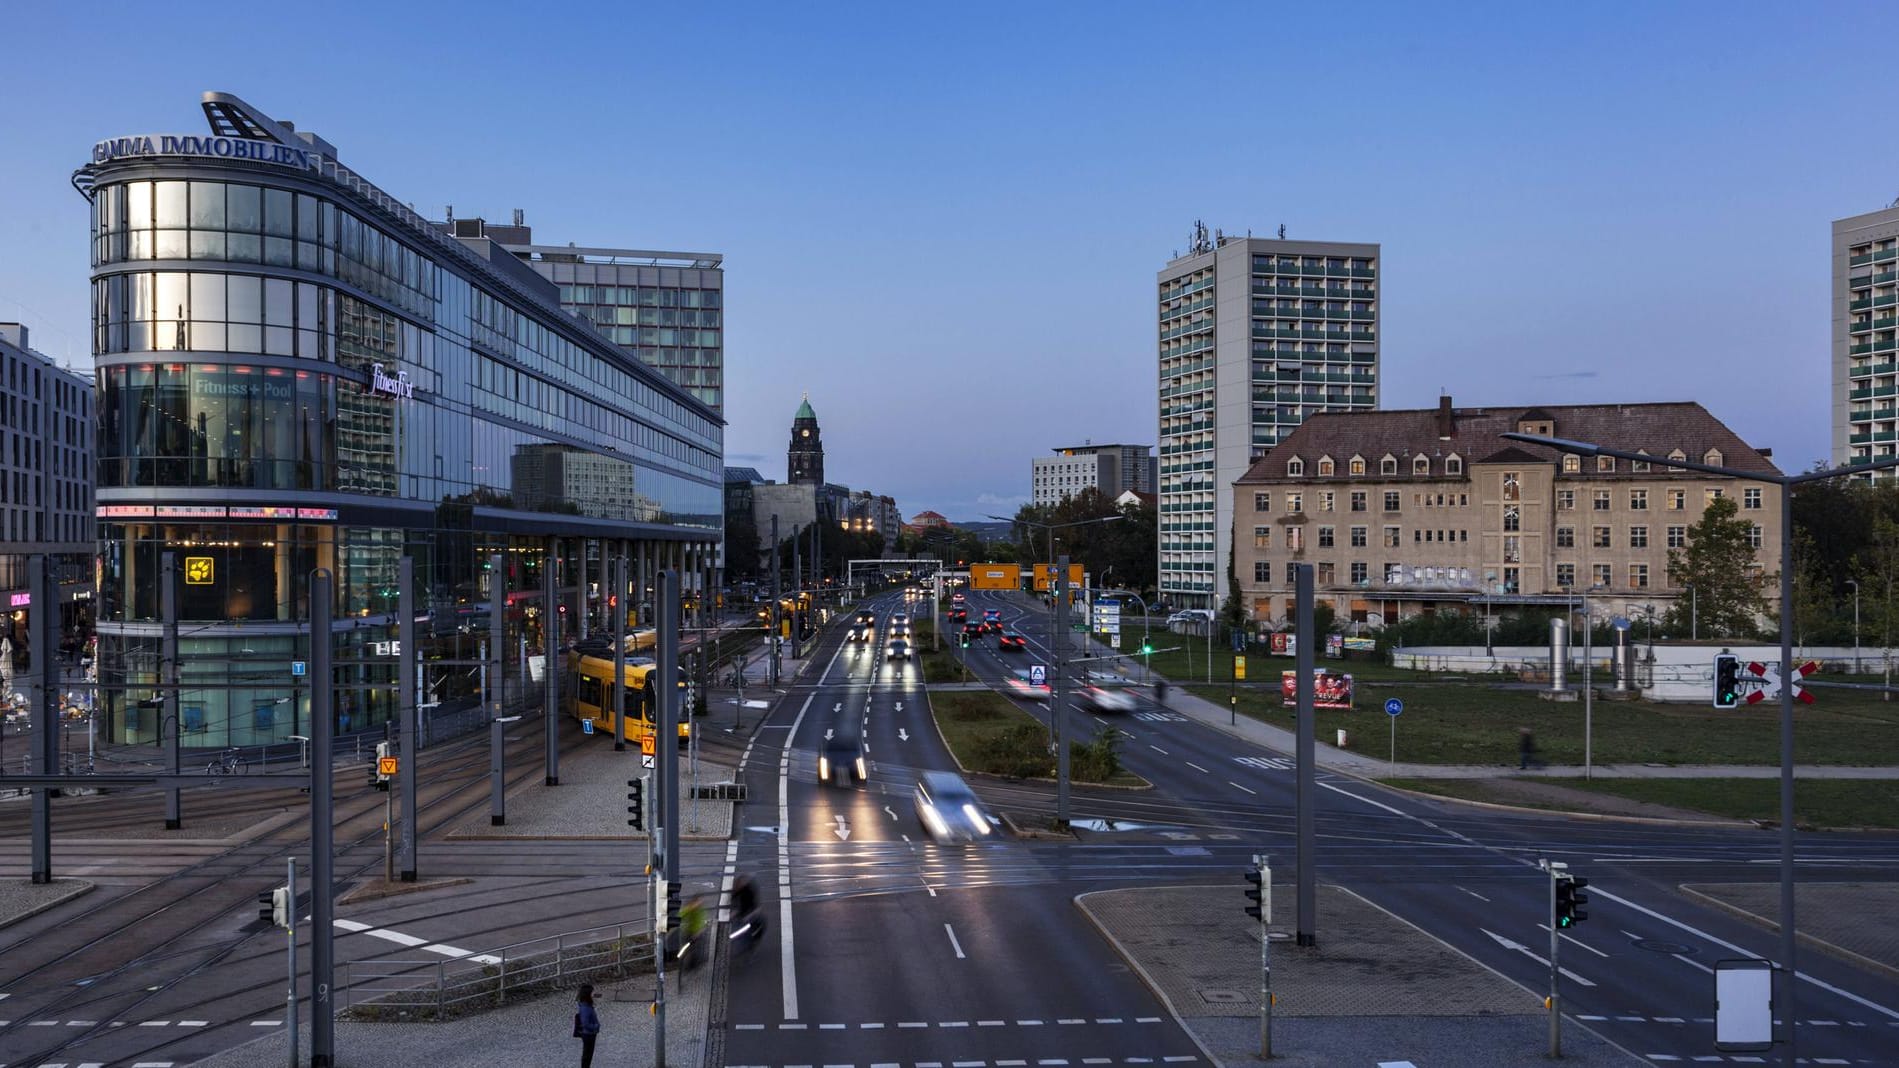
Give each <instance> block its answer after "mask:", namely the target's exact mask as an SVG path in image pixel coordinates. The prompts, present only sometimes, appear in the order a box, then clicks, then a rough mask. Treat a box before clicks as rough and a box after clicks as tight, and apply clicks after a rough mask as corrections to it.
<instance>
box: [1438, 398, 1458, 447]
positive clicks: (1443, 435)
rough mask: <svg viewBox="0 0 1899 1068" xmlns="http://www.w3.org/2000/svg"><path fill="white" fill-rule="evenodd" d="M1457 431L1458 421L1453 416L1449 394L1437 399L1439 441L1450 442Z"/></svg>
mask: <svg viewBox="0 0 1899 1068" xmlns="http://www.w3.org/2000/svg"><path fill="white" fill-rule="evenodd" d="M1456 431H1457V419H1456V417H1455V416H1453V415H1452V414H1451V398H1450V395H1449V394H1448V393H1447V394H1445V395H1443V396H1440V397H1439V398H1438V399H1437V439H1438V440H1439V441H1449V440H1451V435H1452V434H1454V433H1456Z"/></svg>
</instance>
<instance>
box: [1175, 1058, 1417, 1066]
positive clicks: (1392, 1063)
mask: <svg viewBox="0 0 1899 1068" xmlns="http://www.w3.org/2000/svg"><path fill="white" fill-rule="evenodd" d="M1167 1059H1168V1060H1170V1061H1171V1060H1173V1058H1172V1057H1169V1058H1167ZM1378 1068H1418V1066H1417V1065H1415V1064H1412V1063H1411V1062H1410V1061H1379V1062H1378Z"/></svg>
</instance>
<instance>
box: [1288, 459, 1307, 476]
mask: <svg viewBox="0 0 1899 1068" xmlns="http://www.w3.org/2000/svg"><path fill="white" fill-rule="evenodd" d="M1305 473H1306V462H1305V461H1304V460H1301V459H1299V458H1298V457H1297V456H1295V457H1293V458H1292V459H1290V460H1287V461H1286V475H1287V476H1288V477H1290V478H1298V477H1299V476H1301V475H1303V474H1305Z"/></svg>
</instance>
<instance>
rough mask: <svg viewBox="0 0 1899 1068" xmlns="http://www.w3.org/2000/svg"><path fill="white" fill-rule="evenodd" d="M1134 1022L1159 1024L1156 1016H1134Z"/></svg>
mask: <svg viewBox="0 0 1899 1068" xmlns="http://www.w3.org/2000/svg"><path fill="white" fill-rule="evenodd" d="M1134 1022H1135V1023H1160V1017H1158V1016H1136V1017H1135V1018H1134Z"/></svg>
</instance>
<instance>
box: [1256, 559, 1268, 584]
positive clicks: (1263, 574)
mask: <svg viewBox="0 0 1899 1068" xmlns="http://www.w3.org/2000/svg"><path fill="white" fill-rule="evenodd" d="M1272 580H1273V565H1272V561H1270V560H1255V561H1253V581H1254V582H1271V581H1272Z"/></svg>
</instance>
